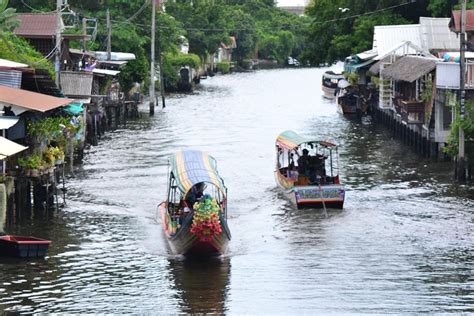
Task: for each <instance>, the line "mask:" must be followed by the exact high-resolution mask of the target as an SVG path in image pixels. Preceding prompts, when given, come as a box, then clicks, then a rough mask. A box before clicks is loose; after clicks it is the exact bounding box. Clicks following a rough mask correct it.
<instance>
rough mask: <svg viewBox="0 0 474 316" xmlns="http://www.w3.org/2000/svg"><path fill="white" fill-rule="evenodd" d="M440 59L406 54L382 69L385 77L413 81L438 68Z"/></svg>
mask: <svg viewBox="0 0 474 316" xmlns="http://www.w3.org/2000/svg"><path fill="white" fill-rule="evenodd" d="M438 61H439V60H438V59H433V58H426V57H420V56H405V57H402V58H400V59H399V60H397V61H396V62H394V63H393V64H392V65H390V66H389V67H387V68H385V69H384V70H382V76H383V77H384V78H391V79H394V80H398V81H406V82H413V81H415V80H416V79H418V78H420V77H422V76H424V75H426V74H427V73H429V72H431V71H433V70H434V69H435V68H436V63H437V62H438Z"/></svg>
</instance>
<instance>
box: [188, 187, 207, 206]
mask: <svg viewBox="0 0 474 316" xmlns="http://www.w3.org/2000/svg"><path fill="white" fill-rule="evenodd" d="M205 189H206V184H205V183H204V182H199V183H196V184H195V185H194V186H193V187H192V188H191V190H190V191H189V192H188V194H187V195H186V199H185V200H186V204H187V206H188V207H189V208H192V207H193V206H194V203H196V202H197V201H199V200H200V199H201V198H202V197H203V195H204V190H205Z"/></svg>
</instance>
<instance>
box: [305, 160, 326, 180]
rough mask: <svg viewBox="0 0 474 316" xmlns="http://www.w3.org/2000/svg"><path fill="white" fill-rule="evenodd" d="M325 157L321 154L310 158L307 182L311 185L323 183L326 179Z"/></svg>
mask: <svg viewBox="0 0 474 316" xmlns="http://www.w3.org/2000/svg"><path fill="white" fill-rule="evenodd" d="M326 158H327V157H326V156H324V155H321V154H316V156H312V157H311V158H310V161H311V162H310V167H309V168H308V169H309V172H308V173H309V181H310V183H312V184H316V183H324V181H325V178H326V166H325V160H326Z"/></svg>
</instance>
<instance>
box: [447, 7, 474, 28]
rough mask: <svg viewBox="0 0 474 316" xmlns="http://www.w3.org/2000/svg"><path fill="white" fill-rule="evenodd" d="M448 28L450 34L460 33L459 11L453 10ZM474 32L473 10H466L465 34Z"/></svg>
mask: <svg viewBox="0 0 474 316" xmlns="http://www.w3.org/2000/svg"><path fill="white" fill-rule="evenodd" d="M449 28H450V29H451V31H452V32H455V33H459V32H461V11H459V10H453V12H452V14H451V20H450V21H449ZM472 31H474V10H466V32H472Z"/></svg>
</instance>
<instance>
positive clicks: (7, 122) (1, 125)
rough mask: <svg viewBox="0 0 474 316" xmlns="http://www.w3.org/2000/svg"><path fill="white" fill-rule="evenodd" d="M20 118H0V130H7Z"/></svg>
mask: <svg viewBox="0 0 474 316" xmlns="http://www.w3.org/2000/svg"><path fill="white" fill-rule="evenodd" d="M19 119H20V118H19V117H18V116H0V130H2V129H9V128H10V127H12V126H13V125H15V124H16V123H18V120H19Z"/></svg>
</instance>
